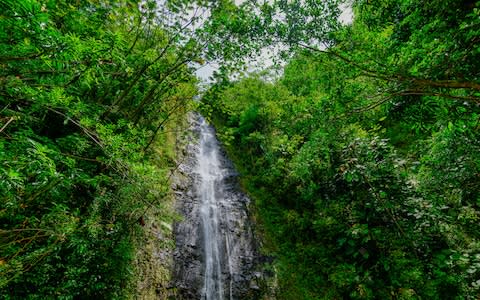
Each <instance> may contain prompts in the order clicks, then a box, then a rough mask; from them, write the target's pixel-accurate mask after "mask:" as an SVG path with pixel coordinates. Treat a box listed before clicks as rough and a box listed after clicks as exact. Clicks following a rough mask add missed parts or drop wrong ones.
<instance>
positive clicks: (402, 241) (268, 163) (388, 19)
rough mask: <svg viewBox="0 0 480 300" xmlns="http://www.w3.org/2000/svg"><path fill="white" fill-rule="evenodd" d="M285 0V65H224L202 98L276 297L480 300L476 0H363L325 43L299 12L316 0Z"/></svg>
mask: <svg viewBox="0 0 480 300" xmlns="http://www.w3.org/2000/svg"><path fill="white" fill-rule="evenodd" d="M279 2H281V5H284V6H283V7H284V8H288V10H284V15H283V21H285V22H284V23H285V24H286V25H288V26H287V27H283V28H282V27H280V26H277V28H281V29H282V30H283V31H282V30H280V31H277V33H278V32H279V33H278V38H279V39H280V38H282V37H284V38H285V39H284V40H283V41H285V43H286V44H290V45H293V44H296V46H297V47H296V51H295V54H294V57H293V59H292V60H290V61H289V62H288V64H287V65H286V67H285V68H284V69H283V73H282V75H281V77H280V78H278V79H275V80H272V79H271V76H267V75H268V74H267V75H265V74H262V73H260V74H257V75H251V76H250V77H248V78H244V79H241V80H237V81H229V80H228V79H227V78H226V77H225V76H224V77H218V80H217V82H216V84H215V85H214V86H212V88H211V89H210V90H208V91H207V93H206V94H205V95H204V97H203V102H204V107H203V111H204V113H206V114H207V113H208V114H210V116H211V119H212V120H213V122H214V123H215V124H216V126H217V130H218V133H219V137H220V138H221V140H222V141H223V144H224V145H225V146H226V148H227V151H228V152H229V154H230V156H231V157H232V159H233V160H234V161H235V163H236V165H237V167H238V168H239V171H240V172H241V174H242V178H243V184H244V187H245V189H246V190H247V191H248V192H249V193H250V194H251V196H252V198H253V199H254V200H255V204H256V206H257V220H259V222H261V225H262V227H263V231H264V236H265V238H266V240H267V241H266V253H267V254H269V255H272V256H274V257H275V260H274V262H273V264H272V267H273V268H274V270H276V272H277V276H278V293H277V298H278V299H478V298H479V297H480V227H479V224H480V222H479V221H480V132H479V129H480V118H479V113H480V107H479V105H480V3H479V2H476V3H475V2H474V1H454V0H435V1H410V0H395V1H394V0H383V1H380V0H378V1H376V0H373V1H362V0H358V1H354V2H353V11H354V19H353V23H352V24H349V25H343V26H338V27H337V29H336V30H335V31H334V32H333V33H332V32H330V33H329V34H328V39H329V41H330V43H329V44H328V45H329V47H328V48H325V47H321V45H322V44H320V43H317V44H315V43H314V39H315V38H316V35H315V33H316V30H320V29H321V28H320V27H318V26H317V27H316V26H311V25H312V24H313V25H315V23H314V22H310V23H309V22H308V21H309V20H315V18H313V17H310V18H309V17H305V16H313V15H314V14H315V13H316V12H317V11H316V10H315V6H316V5H319V2H315V1H313V2H312V1H289V2H287V1H279ZM289 5H291V6H289ZM317 8H318V7H317ZM264 11H267V10H266V9H264ZM309 13H310V14H309ZM290 16H294V17H295V16H296V17H297V18H296V19H295V18H291V19H290V18H289V17H290ZM298 16H304V17H305V18H304V19H302V18H300V17H298ZM271 19H273V20H274V21H275V18H271ZM278 20H280V21H278ZM277 21H278V22H280V23H282V22H281V21H282V18H280V19H279V18H277ZM304 21H305V22H304ZM285 24H283V25H285ZM277 25H282V24H277ZM289 30H290V31H289ZM273 32H274V31H273V30H272V31H271V34H274V33H273ZM292 32H293V33H294V34H291V33H292ZM318 36H321V37H322V39H323V37H324V36H326V35H323V33H321V32H319V35H318ZM308 40H310V41H311V43H310V44H309V43H308ZM324 45H325V44H324Z"/></svg>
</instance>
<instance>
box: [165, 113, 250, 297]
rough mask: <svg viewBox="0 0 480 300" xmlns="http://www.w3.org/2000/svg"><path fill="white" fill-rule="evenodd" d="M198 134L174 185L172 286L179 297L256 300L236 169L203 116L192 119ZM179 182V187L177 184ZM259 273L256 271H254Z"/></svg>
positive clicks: (244, 201) (244, 206)
mask: <svg viewBox="0 0 480 300" xmlns="http://www.w3.org/2000/svg"><path fill="white" fill-rule="evenodd" d="M191 121H192V123H193V130H194V131H195V132H196V135H197V136H198V138H197V139H194V140H192V141H191V142H190V143H189V145H188V147H187V151H186V159H187V161H186V162H185V163H184V164H183V165H182V166H181V172H182V174H183V175H184V176H185V178H186V179H185V180H184V181H183V182H182V183H179V184H177V187H176V190H177V203H178V210H179V212H180V213H181V214H182V215H183V220H182V221H181V222H179V223H178V224H176V226H175V235H176V249H175V253H174V257H175V263H174V266H175V269H174V284H175V286H176V287H177V289H178V295H177V297H178V298H181V299H202V300H233V299H245V298H246V297H248V299H255V298H256V297H255V295H256V294H258V287H257V286H256V285H255V282H256V279H258V278H257V277H255V276H258V274H257V273H255V272H254V269H255V266H256V259H257V258H258V255H257V254H256V250H255V249H256V246H255V245H256V242H255V240H254V238H253V233H252V230H251V224H250V219H249V217H248V211H247V206H248V202H249V199H248V198H247V197H246V196H245V195H244V194H243V193H242V192H241V191H240V189H239V186H238V184H237V180H236V176H237V174H236V172H235V170H234V168H233V166H232V164H231V162H230V161H229V160H228V159H227V158H226V156H225V154H224V153H223V151H222V149H221V147H220V145H219V143H218V141H217V139H216V136H215V130H214V128H213V127H212V126H210V125H208V123H207V122H206V121H205V119H204V118H203V117H201V116H198V115H197V116H195V117H194V118H193V119H192V120H191ZM179 186H182V187H179ZM255 274H257V275H255Z"/></svg>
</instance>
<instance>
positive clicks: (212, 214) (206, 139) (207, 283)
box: [197, 120, 231, 300]
mask: <svg viewBox="0 0 480 300" xmlns="http://www.w3.org/2000/svg"><path fill="white" fill-rule="evenodd" d="M199 148H200V149H199V151H198V152H197V159H198V163H197V165H198V168H197V173H198V174H199V175H200V189H199V193H200V203H201V205H200V217H201V226H202V230H203V235H204V241H203V242H204V251H205V253H204V264H205V274H204V277H205V279H204V285H203V289H202V299H206V300H213V299H220V300H223V298H224V292H223V280H222V279H223V278H222V262H221V261H220V257H221V253H220V248H219V244H221V243H222V242H223V241H222V240H223V238H224V237H223V235H225V239H226V240H228V234H229V233H228V232H224V233H223V234H222V233H221V232H220V228H219V224H220V218H219V206H220V205H221V204H222V202H225V200H226V199H224V198H222V195H221V193H218V190H219V189H218V188H217V187H216V185H218V184H219V183H220V182H221V180H222V177H223V172H222V169H221V168H220V161H219V160H218V146H217V145H216V140H215V136H214V134H213V129H212V128H209V127H208V125H207V124H206V122H205V120H202V123H201V124H200V147H199ZM227 246H228V244H227ZM227 248H228V247H227ZM224 254H226V255H224V256H225V257H224V259H225V261H226V264H227V265H228V266H230V257H229V255H228V254H229V253H228V251H227V253H224ZM229 275H230V276H231V274H229Z"/></svg>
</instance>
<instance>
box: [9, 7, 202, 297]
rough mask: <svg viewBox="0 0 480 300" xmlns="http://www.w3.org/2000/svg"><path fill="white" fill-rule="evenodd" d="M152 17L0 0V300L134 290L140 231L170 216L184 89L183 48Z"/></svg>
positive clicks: (139, 10)
mask: <svg viewBox="0 0 480 300" xmlns="http://www.w3.org/2000/svg"><path fill="white" fill-rule="evenodd" d="M155 11H156V7H155V5H154V4H153V2H145V3H143V5H142V6H139V5H138V4H137V3H136V1H62V0H58V1H37V0H22V1H9V0H7V1H1V2H0V28H1V30H0V128H1V129H0V199H1V200H0V247H1V250H0V298H1V299H26V298H28V299H73V298H76V299H119V298H131V297H133V296H135V295H136V296H138V295H139V293H140V292H139V291H138V290H137V284H138V280H139V278H138V277H137V275H136V274H138V273H139V272H142V273H145V270H139V269H138V268H135V265H140V266H142V267H145V266H143V265H142V264H145V262H142V261H138V259H147V260H148V259H149V255H151V253H144V254H141V253H142V251H144V250H142V249H144V246H145V245H144V241H145V239H146V238H147V237H148V235H149V234H150V233H149V232H148V231H147V230H145V228H147V227H148V225H149V224H150V223H151V222H153V221H155V222H157V223H158V222H159V221H167V222H169V223H170V220H171V218H172V212H171V210H170V209H169V208H168V200H167V199H168V193H169V181H168V180H169V176H170V172H171V171H172V170H173V169H174V168H175V166H176V164H175V162H174V158H175V157H174V147H175V132H176V131H181V130H182V127H181V126H182V120H183V116H184V114H185V112H186V111H187V110H188V109H189V106H190V105H191V104H189V101H190V100H191V99H192V97H193V96H194V95H195V93H196V87H195V82H196V79H195V77H194V76H193V75H192V71H191V70H190V68H189V67H188V66H187V62H189V61H191V60H193V59H196V54H195V53H194V52H193V51H189V50H188V49H187V47H190V49H192V45H191V44H190V45H188V46H187V45H185V44H183V45H179V44H177V42H179V41H180V40H181V39H180V38H176V39H173V37H174V36H175V32H174V30H173V26H172V27H167V26H165V24H163V26H160V25H161V24H160V23H159V22H158V20H157V19H156V18H157V17H156V16H157V13H156V12H155ZM153 217H155V220H153ZM144 226H147V227H144ZM156 230H157V231H159V232H161V228H157V229H156ZM158 234H159V233H158V232H157V233H156V235H158ZM168 234H169V233H168V232H165V233H164V235H165V236H168ZM160 243H162V241H160ZM163 243H171V241H169V240H168V239H167V240H164V241H163ZM157 247H158V246H157ZM139 251H140V252H139ZM139 253H140V254H139ZM157 271H158V270H157ZM147 276H148V274H147ZM164 279H165V278H164ZM140 280H145V278H140ZM152 284H153V283H150V285H152ZM144 288H145V287H144ZM147 288H149V289H154V290H155V288H157V287H156V286H147Z"/></svg>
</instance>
